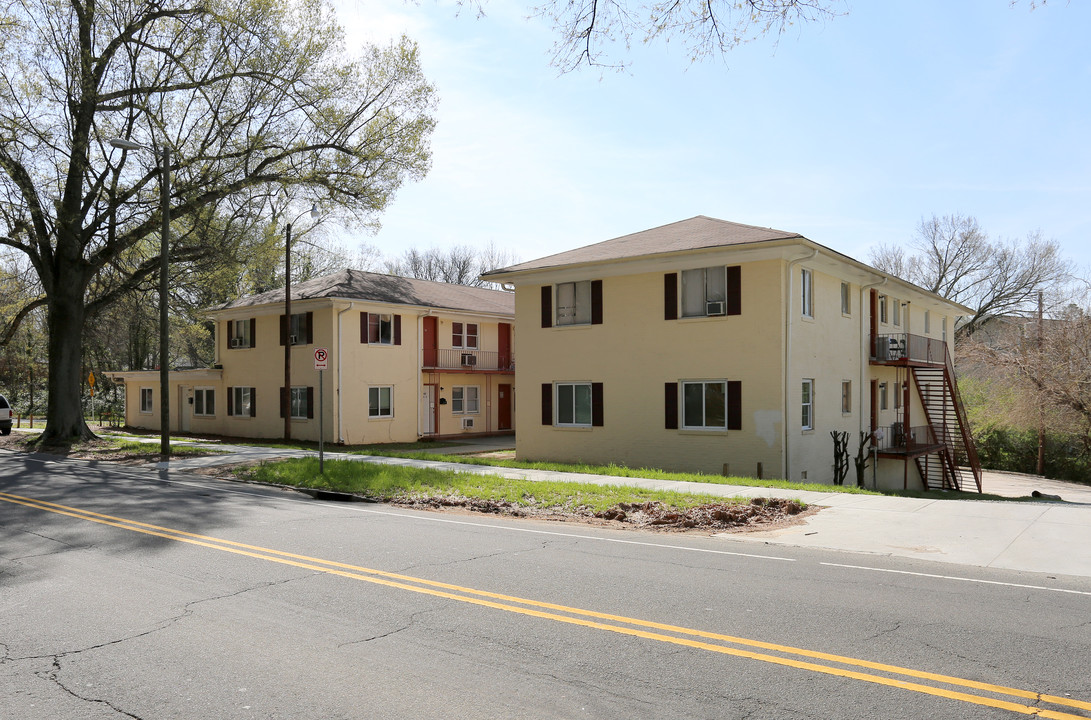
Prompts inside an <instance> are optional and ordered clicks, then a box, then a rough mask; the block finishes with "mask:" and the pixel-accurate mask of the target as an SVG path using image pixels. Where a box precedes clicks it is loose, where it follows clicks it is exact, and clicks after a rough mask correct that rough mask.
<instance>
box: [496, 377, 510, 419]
mask: <svg viewBox="0 0 1091 720" xmlns="http://www.w3.org/2000/svg"><path fill="white" fill-rule="evenodd" d="M497 400H498V403H499V404H498V405H497V406H496V415H497V417H496V429H497V430H511V385H510V384H507V383H501V384H500V385H499V386H498V387H497Z"/></svg>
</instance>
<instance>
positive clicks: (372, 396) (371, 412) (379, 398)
mask: <svg viewBox="0 0 1091 720" xmlns="http://www.w3.org/2000/svg"><path fill="white" fill-rule="evenodd" d="M383 390H385V391H386V401H387V406H386V412H385V413H384V412H383ZM367 416H368V419H372V420H375V419H384V420H385V419H387V418H392V417H394V386H393V385H372V386H370V387H368V389H367Z"/></svg>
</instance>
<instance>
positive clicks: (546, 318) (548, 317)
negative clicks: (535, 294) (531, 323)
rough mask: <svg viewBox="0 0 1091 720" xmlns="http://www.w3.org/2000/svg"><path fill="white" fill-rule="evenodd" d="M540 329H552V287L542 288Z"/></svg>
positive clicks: (544, 286)
mask: <svg viewBox="0 0 1091 720" xmlns="http://www.w3.org/2000/svg"><path fill="white" fill-rule="evenodd" d="M542 327H544V328H550V327H553V286H552V285H543V286H542Z"/></svg>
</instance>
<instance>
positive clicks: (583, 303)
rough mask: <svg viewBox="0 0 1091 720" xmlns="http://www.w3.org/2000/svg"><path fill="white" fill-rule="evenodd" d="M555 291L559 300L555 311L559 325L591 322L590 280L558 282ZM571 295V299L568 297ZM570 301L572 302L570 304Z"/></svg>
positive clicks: (588, 323) (587, 323)
mask: <svg viewBox="0 0 1091 720" xmlns="http://www.w3.org/2000/svg"><path fill="white" fill-rule="evenodd" d="M553 293H554V295H555V296H556V301H557V303H556V304H557V311H556V312H555V313H554V315H555V320H556V324H557V325H590V324H591V281H590V280H579V281H577V282H566V283H557V285H555V286H554V288H553ZM569 295H571V300H569V298H568V296H569ZM569 302H571V304H568V303H569ZM562 303H564V304H562Z"/></svg>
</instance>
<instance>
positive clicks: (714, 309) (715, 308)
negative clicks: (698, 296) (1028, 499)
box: [705, 300, 724, 315]
mask: <svg viewBox="0 0 1091 720" xmlns="http://www.w3.org/2000/svg"><path fill="white" fill-rule="evenodd" d="M705 314H706V315H723V314H724V303H723V301H722V300H721V301H719V302H710V303H705Z"/></svg>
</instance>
